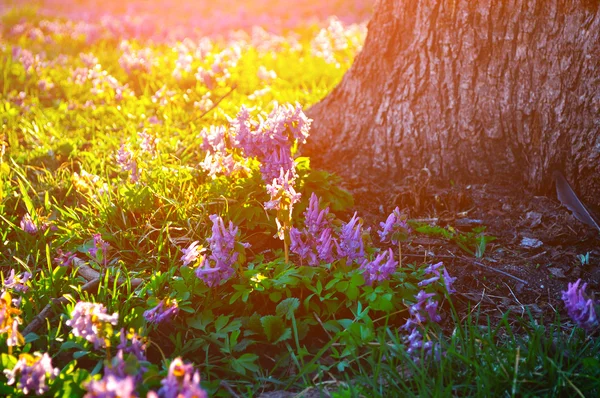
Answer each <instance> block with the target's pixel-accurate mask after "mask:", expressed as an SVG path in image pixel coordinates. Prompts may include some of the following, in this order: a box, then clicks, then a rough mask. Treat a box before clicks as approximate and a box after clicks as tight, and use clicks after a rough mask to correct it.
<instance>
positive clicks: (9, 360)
mask: <svg viewBox="0 0 600 398" xmlns="http://www.w3.org/2000/svg"><path fill="white" fill-rule="evenodd" d="M0 360H1V361H2V368H3V369H12V368H14V367H15V364H16V363H17V358H15V357H13V356H12V355H8V354H2V356H1V357H0Z"/></svg>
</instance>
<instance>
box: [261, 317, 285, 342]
mask: <svg viewBox="0 0 600 398" xmlns="http://www.w3.org/2000/svg"><path fill="white" fill-rule="evenodd" d="M260 323H261V324H262V327H263V330H264V332H265V335H266V336H267V340H268V341H269V342H271V343H278V342H280V341H283V340H287V339H289V338H291V337H292V330H291V329H290V328H286V327H285V325H284V323H283V319H281V318H280V317H278V316H275V315H266V316H263V317H262V318H260Z"/></svg>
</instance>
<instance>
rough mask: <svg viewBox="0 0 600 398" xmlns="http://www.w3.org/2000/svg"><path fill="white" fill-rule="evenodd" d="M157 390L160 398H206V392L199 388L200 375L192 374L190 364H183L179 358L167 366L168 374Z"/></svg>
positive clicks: (192, 368) (192, 370) (196, 372)
mask: <svg viewBox="0 0 600 398" xmlns="http://www.w3.org/2000/svg"><path fill="white" fill-rule="evenodd" d="M160 383H161V384H162V387H161V388H160V390H158V395H159V396H160V397H161V398H180V397H185V398H192V397H193V398H207V397H208V395H207V394H206V391H204V390H203V389H202V387H200V373H198V371H195V372H194V366H193V365H192V364H185V363H184V362H183V361H182V360H181V358H175V359H174V360H173V361H172V362H171V365H169V373H168V374H167V377H165V378H164V379H163V380H162V381H161V382H160Z"/></svg>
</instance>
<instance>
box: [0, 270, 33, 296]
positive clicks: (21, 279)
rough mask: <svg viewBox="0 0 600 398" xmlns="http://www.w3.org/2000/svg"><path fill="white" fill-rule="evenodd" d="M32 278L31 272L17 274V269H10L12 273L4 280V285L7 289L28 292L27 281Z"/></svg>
mask: <svg viewBox="0 0 600 398" xmlns="http://www.w3.org/2000/svg"><path fill="white" fill-rule="evenodd" d="M29 278H31V274H30V273H29V272H23V274H22V275H16V274H15V270H14V269H11V270H10V275H9V276H8V278H6V279H5V280H4V287H5V288H6V289H11V290H14V291H15V292H19V293H27V291H28V290H29V286H27V285H26V284H25V283H27V281H28V280H29Z"/></svg>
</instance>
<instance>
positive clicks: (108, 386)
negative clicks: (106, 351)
mask: <svg viewBox="0 0 600 398" xmlns="http://www.w3.org/2000/svg"><path fill="white" fill-rule="evenodd" d="M85 388H86V390H87V393H86V394H85V395H84V398H136V397H137V396H138V395H137V394H136V393H135V380H134V379H133V377H131V376H128V375H125V376H122V377H121V376H119V375H116V374H114V373H111V372H105V374H104V377H103V378H101V379H100V380H90V381H89V382H87V383H86V384H85Z"/></svg>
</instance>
